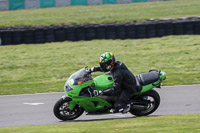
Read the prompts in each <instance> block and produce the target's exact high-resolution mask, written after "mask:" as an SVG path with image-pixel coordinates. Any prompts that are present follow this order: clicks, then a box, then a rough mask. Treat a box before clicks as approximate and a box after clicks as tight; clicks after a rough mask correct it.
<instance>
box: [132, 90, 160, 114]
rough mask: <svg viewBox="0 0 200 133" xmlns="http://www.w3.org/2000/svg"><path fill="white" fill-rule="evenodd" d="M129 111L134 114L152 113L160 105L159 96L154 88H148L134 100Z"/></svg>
mask: <svg viewBox="0 0 200 133" xmlns="http://www.w3.org/2000/svg"><path fill="white" fill-rule="evenodd" d="M134 102H135V103H136V104H134V105H132V107H131V110H130V113H131V114H133V115H135V116H147V115H149V114H151V113H153V112H154V111H155V110H156V109H157V108H158V106H159V105H160V96H159V94H158V93H157V92H156V91H155V90H150V91H148V92H146V93H144V94H142V95H141V96H139V97H138V98H137V99H135V100H134ZM134 106H144V107H145V109H136V108H134Z"/></svg>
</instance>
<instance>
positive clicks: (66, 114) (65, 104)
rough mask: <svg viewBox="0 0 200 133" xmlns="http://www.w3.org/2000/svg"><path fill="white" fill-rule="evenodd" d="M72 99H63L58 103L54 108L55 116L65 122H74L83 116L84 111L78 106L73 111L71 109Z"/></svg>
mask: <svg viewBox="0 0 200 133" xmlns="http://www.w3.org/2000/svg"><path fill="white" fill-rule="evenodd" d="M69 102H70V99H67V100H63V99H62V98H61V99H60V100H58V101H57V102H56V104H55V105H54V108H53V112H54V115H55V116H56V117H57V118H58V119H60V120H63V121H66V120H73V119H76V118H78V117H79V116H81V115H82V114H83V112H84V109H83V108H82V107H80V106H79V105H76V106H75V107H74V109H73V110H70V109H69Z"/></svg>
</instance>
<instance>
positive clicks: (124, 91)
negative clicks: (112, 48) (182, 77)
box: [93, 61, 136, 110]
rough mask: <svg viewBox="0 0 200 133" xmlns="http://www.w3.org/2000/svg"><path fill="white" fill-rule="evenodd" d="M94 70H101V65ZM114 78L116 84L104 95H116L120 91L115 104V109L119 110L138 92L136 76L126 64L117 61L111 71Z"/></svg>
mask: <svg viewBox="0 0 200 133" xmlns="http://www.w3.org/2000/svg"><path fill="white" fill-rule="evenodd" d="M94 71H101V68H100V67H95V68H94V70H93V72H94ZM110 72H111V74H112V77H113V79H114V84H113V86H112V87H111V88H109V89H107V90H104V91H103V94H104V95H114V94H117V93H118V92H120V91H121V92H120V95H119V97H118V100H117V102H116V103H115V104H114V109H116V110H119V109H121V108H125V107H126V106H127V102H128V100H129V99H130V98H131V97H132V96H133V95H134V94H135V92H136V80H135V76H134V75H133V74H132V73H131V71H129V70H128V68H127V67H126V65H125V64H124V63H122V62H120V61H116V62H115V65H114V68H113V69H112V70H111V71H110Z"/></svg>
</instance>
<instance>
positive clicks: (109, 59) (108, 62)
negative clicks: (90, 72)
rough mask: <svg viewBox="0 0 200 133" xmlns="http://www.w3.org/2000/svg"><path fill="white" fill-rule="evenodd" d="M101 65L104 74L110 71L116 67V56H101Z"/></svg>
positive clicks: (111, 54) (110, 54)
mask: <svg viewBox="0 0 200 133" xmlns="http://www.w3.org/2000/svg"><path fill="white" fill-rule="evenodd" d="M99 64H100V67H101V69H102V70H103V71H104V72H108V71H110V70H111V68H112V67H113V66H114V64H115V56H114V54H113V53H111V52H106V53H103V54H102V55H101V56H100V59H99Z"/></svg>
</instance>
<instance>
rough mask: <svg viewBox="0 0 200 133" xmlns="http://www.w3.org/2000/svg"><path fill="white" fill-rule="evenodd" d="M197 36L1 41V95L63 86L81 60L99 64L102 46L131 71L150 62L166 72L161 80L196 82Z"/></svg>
mask: <svg viewBox="0 0 200 133" xmlns="http://www.w3.org/2000/svg"><path fill="white" fill-rule="evenodd" d="M199 40H200V36H167V37H163V38H152V39H138V40H93V41H80V42H68V41H66V42H58V43H47V44H37V45H36V44H33V45H24V44H22V45H13V46H12V45H10V46H1V47H0V58H1V59H0V95H5V94H23V93H40V92H54V91H63V86H64V83H65V80H66V79H67V77H69V76H70V75H71V74H72V73H74V72H76V71H77V70H78V69H80V68H83V67H85V66H89V67H93V66H98V65H99V64H98V61H99V56H100V55H101V54H102V53H104V52H106V51H111V52H113V53H114V54H115V56H116V59H117V60H120V61H122V62H124V63H125V64H126V65H127V67H128V68H129V69H130V70H131V71H132V72H133V73H134V74H135V75H137V74H140V73H144V72H147V71H148V70H149V69H152V68H154V69H161V70H163V71H165V72H166V73H167V80H166V82H164V85H186V84H200V67H199V66H200V53H199V51H200V41H199ZM97 74H99V73H95V74H94V75H93V77H94V76H96V75H97Z"/></svg>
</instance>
